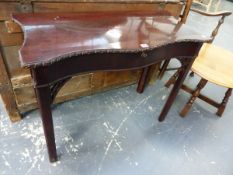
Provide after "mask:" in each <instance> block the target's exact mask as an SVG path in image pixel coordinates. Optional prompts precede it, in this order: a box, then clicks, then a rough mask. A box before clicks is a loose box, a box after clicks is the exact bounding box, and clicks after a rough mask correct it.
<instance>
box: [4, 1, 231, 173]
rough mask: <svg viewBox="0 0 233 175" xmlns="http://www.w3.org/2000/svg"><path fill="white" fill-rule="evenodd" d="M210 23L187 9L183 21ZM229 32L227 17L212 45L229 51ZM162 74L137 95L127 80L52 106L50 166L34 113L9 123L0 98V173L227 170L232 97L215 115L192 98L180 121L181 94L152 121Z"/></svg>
mask: <svg viewBox="0 0 233 175" xmlns="http://www.w3.org/2000/svg"><path fill="white" fill-rule="evenodd" d="M223 7H224V9H229V10H231V11H233V4H232V3H230V2H226V1H224V2H223ZM213 21H214V20H213ZM213 21H212V20H208V21H207V19H206V18H200V17H199V16H197V15H195V14H193V13H191V14H190V17H189V20H188V23H190V22H191V23H193V24H194V25H195V26H196V27H197V29H198V28H199V29H200V30H201V31H202V32H203V33H204V32H208V29H210V28H211V25H212V24H213ZM198 26H199V27H198ZM232 36H233V16H231V17H230V18H228V19H227V20H226V23H225V25H224V26H223V28H222V29H221V30H220V34H219V35H218V38H217V39H216V41H215V43H216V44H218V45H221V46H222V47H225V48H228V49H230V50H231V51H233V37H232ZM172 64H176V63H175V62H174V63H172ZM172 64H171V65H172ZM169 76H170V75H169V73H167V74H166V75H165V77H164V79H163V80H162V81H158V82H156V84H154V85H151V86H149V87H148V88H147V89H146V91H145V92H144V93H143V94H137V93H136V92H135V85H132V86H129V87H125V88H120V89H115V90H111V91H108V92H105V93H100V94H96V95H93V96H89V97H84V98H81V99H78V100H74V101H69V102H66V103H63V104H60V105H57V106H55V107H54V108H53V116H54V123H55V136H56V144H57V150H58V154H59V157H60V158H59V161H58V162H56V163H52V164H51V163H49V161H48V157H47V150H46V145H45V139H44V136H43V130H42V126H41V121H40V117H39V113H38V111H37V110H35V111H32V112H30V113H28V114H27V115H26V117H25V119H24V120H22V121H20V122H18V123H14V124H12V123H10V121H9V120H8V117H7V115H6V112H5V110H4V107H3V105H2V103H1V104H0V175H4V174H6V175H15V174H17V175H19V174H22V175H28V174H32V175H36V174H56V175H60V174H61V175H63V174H67V175H69V174H79V175H109V174H111V175H123V174H127V175H129V174H135V175H145V174H148V175H152V174H153V175H157V174H158V175H169V174H177V175H187V174H188V175H197V174H198V175H207V174H209V175H232V174H233V166H232V161H233V151H232V148H233V134H232V133H233V127H232V124H233V101H232V99H231V100H230V101H229V104H228V106H227V108H226V111H225V113H224V116H223V117H222V118H218V117H217V116H215V115H214V112H215V110H214V109H213V108H211V107H210V106H209V105H207V104H205V103H203V102H201V101H197V102H196V103H195V105H194V106H193V108H192V109H191V111H190V113H189V114H188V115H187V117H186V118H184V119H183V118H181V117H179V111H180V110H181V108H182V107H183V105H184V104H185V102H186V101H187V99H188V97H189V96H188V95H187V94H186V93H184V92H180V93H179V95H178V97H177V99H176V101H175V103H174V105H173V107H172V109H171V111H170V112H169V114H168V116H167V118H166V120H165V121H164V122H162V123H159V122H158V121H157V117H158V115H159V113H160V110H161V109H162V106H163V104H164V102H165V100H166V97H167V95H168V93H169V91H170V89H166V88H164V86H163V84H164V82H165V81H166V80H167V78H168V77H169ZM198 80H199V78H198V77H196V76H195V77H194V78H187V80H186V83H189V84H190V85H193V86H195V84H196V83H197V81H198ZM224 92H225V89H224V88H221V87H218V86H215V85H212V84H209V85H208V87H207V88H206V89H204V94H207V95H209V96H211V97H213V98H214V99H216V100H220V99H221V98H222V96H223V94H224Z"/></svg>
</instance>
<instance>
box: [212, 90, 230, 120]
mask: <svg viewBox="0 0 233 175" xmlns="http://www.w3.org/2000/svg"><path fill="white" fill-rule="evenodd" d="M231 93H232V89H231V88H229V89H228V90H227V91H226V93H225V96H224V98H223V100H222V103H221V104H220V106H219V108H218V111H217V113H216V114H217V115H218V116H219V117H221V116H222V114H223V112H224V110H225V108H226V105H227V102H228V100H229V98H230V96H231Z"/></svg>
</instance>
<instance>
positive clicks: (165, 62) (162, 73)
mask: <svg viewBox="0 0 233 175" xmlns="http://www.w3.org/2000/svg"><path fill="white" fill-rule="evenodd" d="M169 62H170V59H169V60H165V61H164V62H163V65H162V67H161V70H160V71H159V75H158V77H159V79H162V78H163V75H164V73H165V71H166V69H167V66H168V64H169Z"/></svg>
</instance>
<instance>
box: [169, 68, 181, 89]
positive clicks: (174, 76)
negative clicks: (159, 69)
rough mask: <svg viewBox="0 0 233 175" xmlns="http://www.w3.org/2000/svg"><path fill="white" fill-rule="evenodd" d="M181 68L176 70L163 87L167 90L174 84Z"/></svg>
mask: <svg viewBox="0 0 233 175" xmlns="http://www.w3.org/2000/svg"><path fill="white" fill-rule="evenodd" d="M181 70H182V69H181V68H180V69H178V70H177V71H176V72H175V73H174V74H173V75H172V76H171V77H170V79H169V80H168V81H167V83H166V84H165V87H167V88H169V87H170V86H171V85H172V84H174V83H175V82H176V80H177V78H178V76H179V74H180V72H181Z"/></svg>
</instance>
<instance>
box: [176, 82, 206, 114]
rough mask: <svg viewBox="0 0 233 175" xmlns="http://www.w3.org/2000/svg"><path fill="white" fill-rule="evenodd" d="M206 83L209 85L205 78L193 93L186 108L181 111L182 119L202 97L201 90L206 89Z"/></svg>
mask: <svg viewBox="0 0 233 175" xmlns="http://www.w3.org/2000/svg"><path fill="white" fill-rule="evenodd" d="M206 83H207V80H205V79H203V78H202V79H201V80H200V81H199V83H198V85H197V88H196V90H195V91H194V92H193V94H192V96H191V97H190V99H189V101H188V102H187V104H186V105H185V106H184V108H183V110H182V111H181V113H180V115H181V117H185V116H186V114H187V113H188V112H189V110H190V108H191V107H192V105H193V103H194V101H195V100H196V98H197V97H198V96H199V95H200V92H201V89H202V88H204V87H205V85H206Z"/></svg>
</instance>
